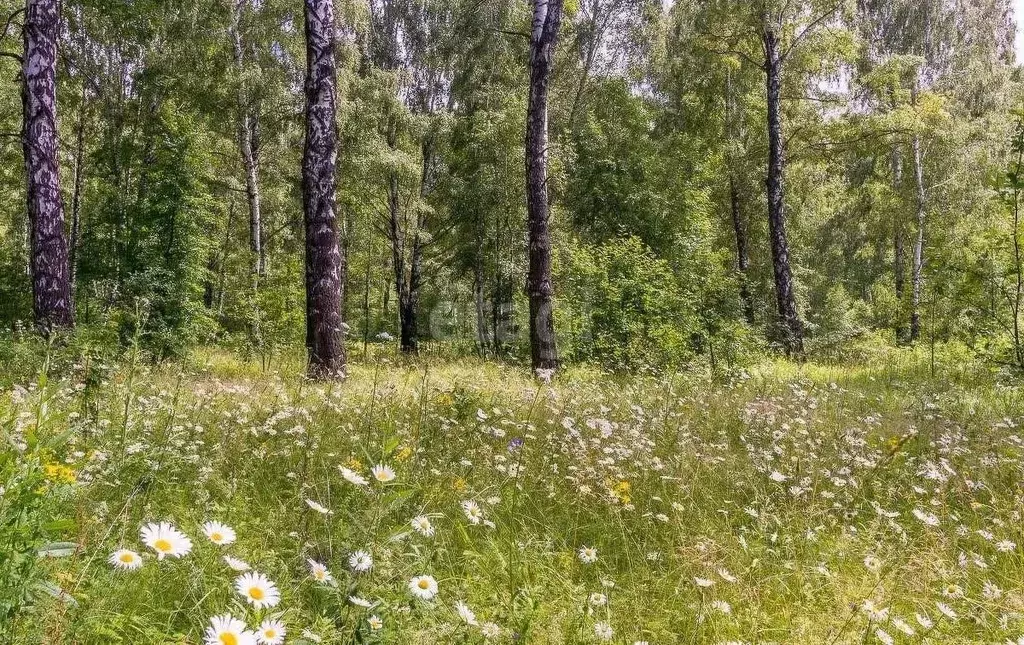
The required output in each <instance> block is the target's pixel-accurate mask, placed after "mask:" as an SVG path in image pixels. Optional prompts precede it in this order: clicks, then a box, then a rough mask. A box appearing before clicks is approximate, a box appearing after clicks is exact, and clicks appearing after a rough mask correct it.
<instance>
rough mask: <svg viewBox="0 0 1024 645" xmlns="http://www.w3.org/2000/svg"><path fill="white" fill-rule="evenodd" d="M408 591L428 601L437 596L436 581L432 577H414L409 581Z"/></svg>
mask: <svg viewBox="0 0 1024 645" xmlns="http://www.w3.org/2000/svg"><path fill="white" fill-rule="evenodd" d="M409 591H410V592H411V593H412V595H414V596H416V597H417V598H422V599H423V600H430V599H431V598H433V597H434V596H436V595H437V580H434V577H433V576H415V577H414V578H413V579H412V580H410V581H409Z"/></svg>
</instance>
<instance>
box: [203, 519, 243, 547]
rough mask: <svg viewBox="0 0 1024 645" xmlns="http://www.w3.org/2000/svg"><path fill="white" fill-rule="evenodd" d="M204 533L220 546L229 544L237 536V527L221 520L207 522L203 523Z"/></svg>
mask: <svg viewBox="0 0 1024 645" xmlns="http://www.w3.org/2000/svg"><path fill="white" fill-rule="evenodd" d="M203 533H204V534H205V535H206V537H207V538H209V539H210V542H213V543H214V544H216V545H218V546H227V545H229V544H231V543H232V542H234V541H235V539H236V538H237V536H236V535H235V529H233V528H231V527H230V526H228V525H227V524H221V523H220V522H207V523H206V524H203Z"/></svg>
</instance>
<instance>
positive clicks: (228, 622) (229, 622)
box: [204, 614, 256, 645]
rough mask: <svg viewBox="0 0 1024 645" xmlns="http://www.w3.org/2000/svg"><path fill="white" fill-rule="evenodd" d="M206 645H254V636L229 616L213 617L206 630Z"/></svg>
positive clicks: (243, 624) (242, 624)
mask: <svg viewBox="0 0 1024 645" xmlns="http://www.w3.org/2000/svg"><path fill="white" fill-rule="evenodd" d="M204 640H205V643H206V645H256V634H255V633H253V632H251V631H249V630H247V629H246V628H245V623H243V622H242V621H240V620H238V619H237V618H235V617H234V616H231V615H230V614H224V615H223V616H214V617H213V618H211V619H210V626H209V627H207V628H206V637H205V639H204Z"/></svg>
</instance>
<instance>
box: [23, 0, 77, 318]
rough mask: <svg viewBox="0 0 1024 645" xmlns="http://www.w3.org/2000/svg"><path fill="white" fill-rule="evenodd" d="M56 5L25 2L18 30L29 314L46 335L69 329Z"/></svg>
mask: <svg viewBox="0 0 1024 645" xmlns="http://www.w3.org/2000/svg"><path fill="white" fill-rule="evenodd" d="M59 21H60V14H59V2H58V0H28V4H27V5H26V11H25V24H24V27H23V30H22V31H23V42H24V54H23V57H22V69H21V73H22V107H23V110H24V113H23V121H22V148H23V151H24V155H25V175H26V178H27V202H28V214H29V221H30V223H31V227H32V244H31V247H32V248H31V252H32V259H31V267H32V309H33V313H34V316H35V324H36V327H37V328H38V329H39V330H40V331H41V332H42V333H43V334H46V335H49V334H50V333H51V332H52V331H54V330H55V329H57V328H62V327H64V328H67V327H73V326H74V324H75V316H74V307H73V304H72V299H71V271H70V269H69V267H68V240H67V236H66V234H65V232H64V204H63V202H62V201H61V196H60V173H59V169H58V165H57V139H58V133H57V31H58V23H59Z"/></svg>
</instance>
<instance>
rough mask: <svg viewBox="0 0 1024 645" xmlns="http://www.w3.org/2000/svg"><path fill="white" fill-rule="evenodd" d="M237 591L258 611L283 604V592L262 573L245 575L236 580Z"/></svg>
mask: <svg viewBox="0 0 1024 645" xmlns="http://www.w3.org/2000/svg"><path fill="white" fill-rule="evenodd" d="M235 591H237V592H238V594H239V595H240V596H242V597H243V598H245V599H246V600H248V601H249V604H250V605H252V606H253V607H255V608H256V609H263V608H265V607H273V606H275V605H276V604H277V603H279V602H281V592H279V591H278V590H277V587H276V586H275V585H274V583H273V582H271V581H270V580H269V579H268V578H267V577H266V576H265V575H263V574H262V573H256V572H253V573H243V574H242V575H240V576H238V579H236V580H235Z"/></svg>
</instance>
